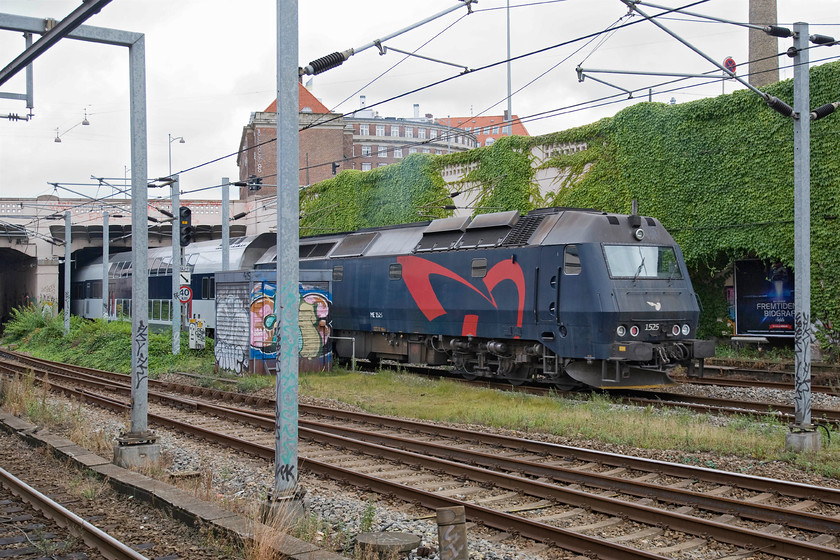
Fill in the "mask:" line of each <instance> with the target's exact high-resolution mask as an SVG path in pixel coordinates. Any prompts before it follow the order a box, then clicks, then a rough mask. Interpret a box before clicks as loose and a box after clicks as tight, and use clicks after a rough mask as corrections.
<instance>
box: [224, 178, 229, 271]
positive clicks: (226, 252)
mask: <svg viewBox="0 0 840 560" xmlns="http://www.w3.org/2000/svg"><path fill="white" fill-rule="evenodd" d="M228 269H230V179H229V178H227V177H222V270H228Z"/></svg>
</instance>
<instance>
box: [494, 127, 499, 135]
mask: <svg viewBox="0 0 840 560" xmlns="http://www.w3.org/2000/svg"><path fill="white" fill-rule="evenodd" d="M498 133H499V127H498V126H494V127H493V134H498Z"/></svg>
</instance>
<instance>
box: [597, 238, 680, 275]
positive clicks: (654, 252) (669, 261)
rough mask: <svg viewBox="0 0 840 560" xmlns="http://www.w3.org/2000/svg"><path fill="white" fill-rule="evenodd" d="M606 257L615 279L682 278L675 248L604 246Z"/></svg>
mask: <svg viewBox="0 0 840 560" xmlns="http://www.w3.org/2000/svg"><path fill="white" fill-rule="evenodd" d="M604 255H605V256H606V258H607V266H608V267H609V269H610V276H611V277H613V278H633V279H636V278H661V279H668V280H678V279H681V278H682V272H681V271H680V267H679V263H678V262H677V254H676V252H675V251H674V248H673V247H653V246H649V245H648V246H645V245H604Z"/></svg>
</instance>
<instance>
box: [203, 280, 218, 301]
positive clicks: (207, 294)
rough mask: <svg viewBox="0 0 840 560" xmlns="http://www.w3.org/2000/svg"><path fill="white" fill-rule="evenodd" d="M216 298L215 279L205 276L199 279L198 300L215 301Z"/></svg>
mask: <svg viewBox="0 0 840 560" xmlns="http://www.w3.org/2000/svg"><path fill="white" fill-rule="evenodd" d="M215 298H216V279H215V278H211V277H209V276H205V277H204V278H202V279H201V298H200V299H215Z"/></svg>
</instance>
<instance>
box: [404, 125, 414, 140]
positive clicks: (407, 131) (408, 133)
mask: <svg viewBox="0 0 840 560" xmlns="http://www.w3.org/2000/svg"><path fill="white" fill-rule="evenodd" d="M405 137H406V138H414V127H413V126H407V127H405Z"/></svg>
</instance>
